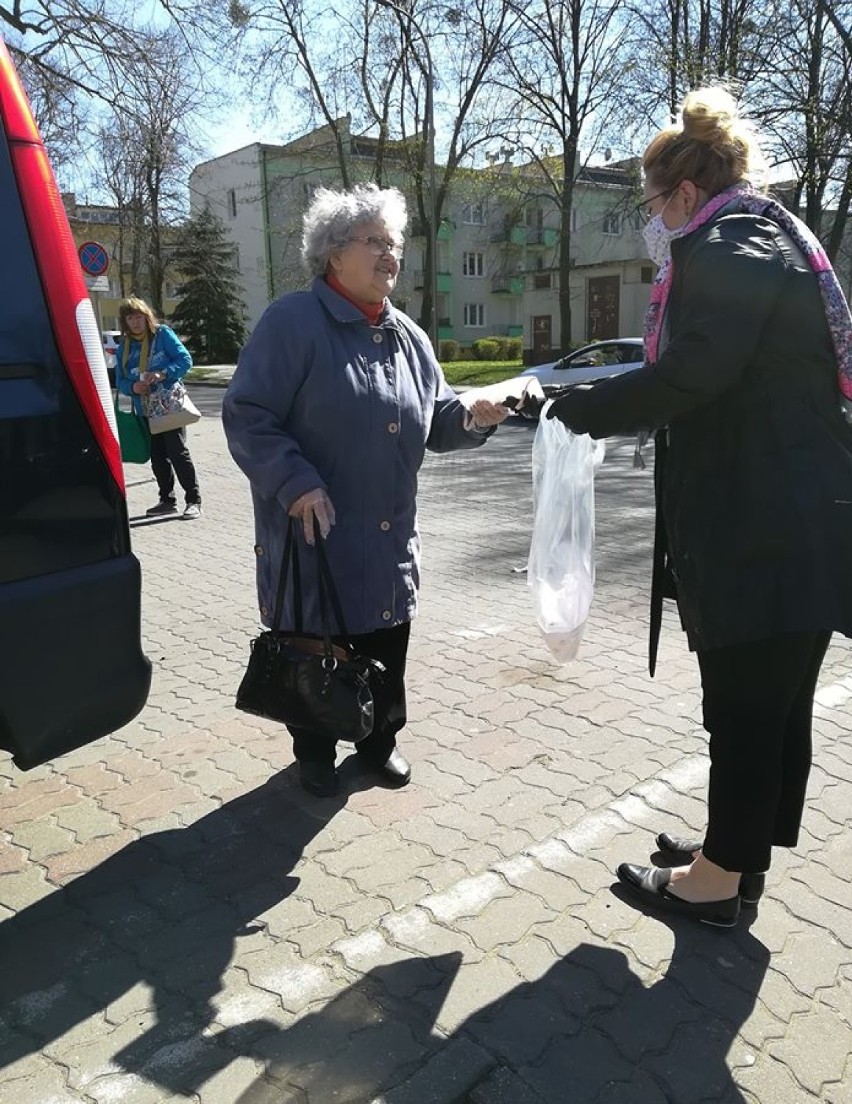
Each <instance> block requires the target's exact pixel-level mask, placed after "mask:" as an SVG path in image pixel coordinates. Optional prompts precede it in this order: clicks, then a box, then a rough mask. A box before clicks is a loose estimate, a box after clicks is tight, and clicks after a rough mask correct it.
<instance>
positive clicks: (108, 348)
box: [101, 330, 121, 387]
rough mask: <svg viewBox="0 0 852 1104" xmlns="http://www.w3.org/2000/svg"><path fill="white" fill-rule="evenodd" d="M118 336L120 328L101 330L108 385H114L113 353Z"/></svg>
mask: <svg viewBox="0 0 852 1104" xmlns="http://www.w3.org/2000/svg"><path fill="white" fill-rule="evenodd" d="M120 337H121V330H101V340H102V341H103V344H104V360H106V366H107V375H108V376H109V383H110V387H115V353H116V350H117V349H118V342H119V338H120Z"/></svg>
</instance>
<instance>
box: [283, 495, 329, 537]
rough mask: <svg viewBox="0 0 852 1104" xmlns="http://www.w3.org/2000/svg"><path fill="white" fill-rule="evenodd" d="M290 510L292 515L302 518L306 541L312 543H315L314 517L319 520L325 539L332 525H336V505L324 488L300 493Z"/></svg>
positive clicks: (321, 533)
mask: <svg viewBox="0 0 852 1104" xmlns="http://www.w3.org/2000/svg"><path fill="white" fill-rule="evenodd" d="M288 512H289V514H290V517H292V518H301V519H302V528H303V529H304V532H305V541H306V542H307V543H308V544H310V545H313V543H314V518H316V519H317V521H318V522H319V530H320V536H321V537H322V539H323V540H325V538H326V537H327V536H328V534H329V533H330V532H331V527H332V525H334V520H335V516H334V506H333V505H332V502H331V499H330V498H329V497H328V495H327V494H326V493H325V491H322V490H316V491H308V492H307V493H306V494H303V495H300V497H299V498H297V499H296V501H295V502H294V503H293V504H292V506H291V507H290V510H289V511H288Z"/></svg>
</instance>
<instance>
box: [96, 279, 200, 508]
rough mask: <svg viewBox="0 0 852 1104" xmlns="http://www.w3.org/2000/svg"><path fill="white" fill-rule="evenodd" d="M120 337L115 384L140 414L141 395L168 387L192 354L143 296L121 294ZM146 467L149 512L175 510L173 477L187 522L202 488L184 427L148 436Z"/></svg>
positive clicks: (185, 369)
mask: <svg viewBox="0 0 852 1104" xmlns="http://www.w3.org/2000/svg"><path fill="white" fill-rule="evenodd" d="M118 322H119V327H120V328H121V333H122V336H121V340H120V341H119V343H118V348H117V349H116V352H115V384H116V387H117V388H118V390H119V391H121V393H122V394H124V395H131V396H132V397H133V409H134V410H135V411H136V413H137V414H141V415H144V414H145V410H144V408H143V396H145V395H148V394H150V393H151V392H152V391H153V392H156V391H158V390H160V389H162V388H168V387H173V386H174V384H176V383H177V382H178V380H181V379H183V377H184V376H185V375H186V373H187V372H188V371H189V369H190V368H191V367H192V357H191V356H190V355H189V353H188V352H187V350H186V348H185V347H184V345H183V344H182V343H181V341H180V339H179V338H178V336H177V335H176V334H175V332H174V331H173V330H170V329H169V327H168V326H164V325H162V324H161V323H159V322H158V321H157V319H156V317H155V316H154V312H153V311H152V310H151V308H150V307H149V306H148V304H147V303H146V302H145V300H144V299H136V298H130V299H125V300H124V301H123V302H122V304H121V306H120V307H119V309H118ZM151 467H152V468H153V469H154V476H155V477H156V480H157V486H158V487H159V489H160V501H159V502H158V503H157V504H156V506H152V507H151V508H150V510H148V511H147V515H148V517H164V516H166V515H168V514H176V513H177V510H178V508H177V501H176V499H175V476H177V478H178V482H179V483H180V485H181V487H183V491H184V494H185V496H186V508H185V509H184V512H183V517H184V518H185V519H186V520H187V521H191V520H193V519H195V518H198V517H201V492H200V491H199V489H198V476H197V475H196V474H195V465H194V464H193V462H192V457H191V456H190V455H189V449H188V448H187V447H186V430H185V429H170V430H167V431H166V432H165V433H155V434H153V435H152V437H151Z"/></svg>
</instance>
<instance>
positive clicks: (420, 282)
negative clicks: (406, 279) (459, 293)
mask: <svg viewBox="0 0 852 1104" xmlns="http://www.w3.org/2000/svg"><path fill="white" fill-rule="evenodd" d="M425 279H426V274H425V273H424V271H423V269H422V268H420V269H418V270H417V271H416V272H415V273H414V289H415V291H422V290H423V286H424V283H425ZM452 290H453V274H452V272H439V273H438V292H439V293H440V292H445V293H446V292H450V291H452Z"/></svg>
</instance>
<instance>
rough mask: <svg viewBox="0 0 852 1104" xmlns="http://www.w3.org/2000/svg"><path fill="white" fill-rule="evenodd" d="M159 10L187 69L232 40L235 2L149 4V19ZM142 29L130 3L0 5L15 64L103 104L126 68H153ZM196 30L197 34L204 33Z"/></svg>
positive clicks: (58, 0) (45, 0)
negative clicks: (177, 36) (142, 45)
mask: <svg viewBox="0 0 852 1104" xmlns="http://www.w3.org/2000/svg"><path fill="white" fill-rule="evenodd" d="M152 7H153V9H154V11H153V12H152V11H151V8H152ZM156 9H159V14H160V15H161V16H165V17H167V18H168V19H169V20H170V21H171V23H172V25H173V27H175V28H177V33H178V34H180V36H181V38H182V40H183V43H184V47H185V58H184V67H186V66H187V65H188V64H190V63H191V62H192V61H193V60H196V59H197V60H198V61H201V60H202V59H204V60H209V59H210V58H211V57H212V56H215V53H216V50H217V48H218V47H220V46H221V43H222V41H223V38H224V36H226V35H227V34H228V33H230V23H232V22H233V18H234V14H235V13H238V12H239V5H238V4H237V3H235V2H233V0H232V2H230V3H229V2H228V0H208V2H205V0H154V4H153V5H149V10H148V11H147V12H146V16H147V18H149V19H150V18H151V17H152V15H153V14H155V13H156ZM229 12H231V20H230V22H229V19H228V13H229ZM139 23H140V20H139V5H138V4H135V3H133V2H132V0H11V2H9V0H6V2H3V3H0V25H2V26H3V27H5V34H4V37H5V38H6V39H7V41H8V44H9V47H10V50H11V51H12V54H13V56H14V57H15V60H16V62H17V63H19V64H20V62H21V59H23V58H25V59H26V60H27V63H28V65H29V66H30V67H32V68H35V69H38V70H40V71H41V73H42V74H43V75H44V78H45V79H46V80H48V81H49V82H50V83H51V86H52V87H54V88H56V87H60V86H64V87H65V88H68V87H74V88H77V89H79V90H80V91H82V92H84V93H86V95H88V96H93V97H95V98H96V99H99V100H102V101H106V102H108V101H109V95H110V94H109V89H110V88H113V87H115V83H116V80H117V78H118V77H120V75H121V73H122V72H123V70H124V68H125V67H126V65H127V64H128V62H131V61H132V62H133V63H134V64H135V65H137V66H145V65H148V64H152V62H151V61H150V60H149V59H148V57H147V56H146V54H145V52H144V51H143V50H140V46H139V38H138V30H139ZM189 28H192V29H193V30H192V33H189ZM195 28H201V29H202V30H201V33H197V32H196V30H195Z"/></svg>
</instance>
